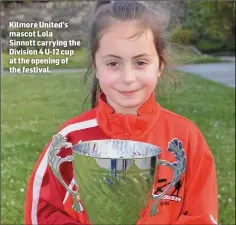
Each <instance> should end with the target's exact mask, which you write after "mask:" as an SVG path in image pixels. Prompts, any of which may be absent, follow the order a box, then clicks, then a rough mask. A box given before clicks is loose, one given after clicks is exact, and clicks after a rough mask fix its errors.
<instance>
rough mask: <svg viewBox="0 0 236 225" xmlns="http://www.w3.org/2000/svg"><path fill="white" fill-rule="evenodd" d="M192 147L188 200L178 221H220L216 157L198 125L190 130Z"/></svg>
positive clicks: (188, 176)
mask: <svg viewBox="0 0 236 225" xmlns="http://www.w3.org/2000/svg"><path fill="white" fill-rule="evenodd" d="M188 148H189V149H188V154H189V157H187V160H188V163H187V172H186V183H185V197H184V199H185V200H184V203H183V207H182V213H181V215H180V216H179V218H178V220H177V221H176V222H175V223H174V224H198V225H199V224H204V225H207V224H217V221H218V194H217V180H216V170H215V163H214V157H213V155H212V153H211V151H210V149H209V147H208V145H207V143H206V141H205V139H204V137H203V135H202V134H201V132H200V131H199V130H198V128H196V129H195V131H194V132H190V138H189V145H188ZM189 151H190V152H189Z"/></svg>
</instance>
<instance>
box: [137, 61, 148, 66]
mask: <svg viewBox="0 0 236 225" xmlns="http://www.w3.org/2000/svg"><path fill="white" fill-rule="evenodd" d="M145 64H147V63H146V62H144V61H138V62H137V65H138V66H144V65H145Z"/></svg>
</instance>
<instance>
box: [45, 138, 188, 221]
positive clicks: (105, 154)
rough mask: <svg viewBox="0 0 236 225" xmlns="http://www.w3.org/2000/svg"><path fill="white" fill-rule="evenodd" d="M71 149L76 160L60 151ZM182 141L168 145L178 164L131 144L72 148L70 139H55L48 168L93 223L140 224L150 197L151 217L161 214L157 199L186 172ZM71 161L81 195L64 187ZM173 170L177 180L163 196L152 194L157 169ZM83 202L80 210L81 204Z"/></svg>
mask: <svg viewBox="0 0 236 225" xmlns="http://www.w3.org/2000/svg"><path fill="white" fill-rule="evenodd" d="M62 147H64V148H71V149H72V155H70V156H67V157H65V158H61V157H60V156H58V155H57V154H58V153H59V151H60V149H61V148H62ZM180 147H182V144H181V142H179V141H178V140H177V139H174V140H172V141H171V142H169V148H168V150H169V151H170V152H173V153H174V155H175V156H176V159H177V161H176V162H174V163H169V162H167V161H164V160H160V159H159V155H160V153H161V149H160V148H159V147H157V146H154V145H151V144H148V143H144V142H138V141H130V140H115V139H105V140H93V141H85V142H79V143H78V144H75V145H72V144H71V143H70V142H67V141H66V137H64V136H63V135H61V134H58V135H56V136H54V137H53V140H52V143H51V145H50V147H49V152H48V163H49V166H50V167H51V169H52V171H53V173H54V175H55V176H56V177H57V179H58V180H59V181H60V182H61V184H62V185H63V186H64V187H65V189H66V190H67V191H68V192H69V194H70V195H71V196H72V198H73V201H74V205H73V209H74V210H75V211H76V212H81V211H85V212H86V214H87V215H88V218H89V221H90V223H91V224H136V222H137V220H138V219H139V217H140V211H141V210H142V209H143V208H144V207H145V205H146V204H147V203H148V201H149V200H150V198H153V199H154V204H153V205H152V209H151V211H150V216H153V215H155V214H156V213H158V209H157V204H158V202H159V200H160V199H161V198H162V197H163V196H164V195H165V194H166V193H167V192H168V190H169V189H170V188H171V187H173V186H174V185H175V184H176V183H177V182H178V180H179V178H180V176H181V175H182V173H183V172H184V170H185V167H186V157H185V155H184V151H183V149H182V148H180ZM63 162H72V165H73V174H74V179H75V184H76V187H77V191H73V190H72V189H71V188H70V187H69V186H68V185H66V183H65V182H64V180H63V178H62V176H61V174H60V172H59V171H60V170H59V167H60V165H61V164H62V163H63ZM161 165H162V166H168V167H170V168H172V169H173V172H174V173H173V174H174V175H173V180H172V182H171V183H170V184H169V186H168V187H167V188H166V190H165V191H163V192H162V193H161V194H159V195H156V194H154V189H153V188H154V180H155V174H156V172H157V169H158V166H161ZM80 201H81V202H82V205H81V204H80Z"/></svg>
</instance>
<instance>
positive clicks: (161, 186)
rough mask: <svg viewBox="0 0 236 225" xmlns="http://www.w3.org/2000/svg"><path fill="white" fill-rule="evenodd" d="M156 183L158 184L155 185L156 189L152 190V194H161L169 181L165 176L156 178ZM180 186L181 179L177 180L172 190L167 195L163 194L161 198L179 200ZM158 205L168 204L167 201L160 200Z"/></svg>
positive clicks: (180, 199)
mask: <svg viewBox="0 0 236 225" xmlns="http://www.w3.org/2000/svg"><path fill="white" fill-rule="evenodd" d="M157 184H158V185H157V187H156V191H155V192H154V194H161V193H162V192H163V191H164V190H165V189H166V188H167V187H168V186H169V185H170V182H167V179H166V178H160V179H158V181H157ZM181 187H182V182H181V180H179V181H178V182H177V183H176V184H175V188H174V190H173V191H172V192H171V193H170V194H169V195H164V196H163V197H162V200H169V201H174V202H181V201H182V198H181V197H179V191H180V189H181ZM160 205H169V202H160Z"/></svg>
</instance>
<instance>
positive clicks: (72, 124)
mask: <svg viewBox="0 0 236 225" xmlns="http://www.w3.org/2000/svg"><path fill="white" fill-rule="evenodd" d="M58 133H61V134H63V135H65V136H66V137H67V140H68V141H69V142H71V143H72V144H75V143H78V142H79V141H80V140H82V141H88V140H94V139H108V138H117V139H131V140H137V141H143V142H147V143H151V144H153V145H156V146H159V147H160V148H161V149H162V154H161V158H162V159H164V160H167V161H169V162H173V161H176V160H175V158H174V156H173V154H172V153H170V152H168V151H167V144H168V142H169V141H170V140H172V139H173V138H177V139H178V140H180V141H181V142H182V144H183V148H184V150H185V154H186V157H187V166H186V171H185V173H184V174H183V175H182V177H181V179H180V182H178V184H177V185H175V187H173V188H172V189H171V190H170V191H169V192H168V193H167V195H165V196H164V197H163V199H162V200H161V201H160V202H159V208H158V209H159V213H158V214H157V215H156V216H153V217H149V213H147V211H145V210H143V211H142V212H141V213H140V219H139V221H138V224H217V218H218V200H217V182H216V172H215V165H214V158H213V155H212V153H211V151H210V149H209V147H208V145H207V143H206V141H205V139H204V137H203V135H202V134H201V132H200V131H199V129H198V128H197V127H196V125H195V124H194V123H193V122H191V121H189V120H187V119H186V118H184V117H182V116H179V115H177V114H175V113H172V112H170V111H168V110H166V109H164V108H163V107H161V106H160V105H159V104H158V103H156V102H155V96H154V94H153V95H152V96H151V97H150V98H149V100H148V101H147V102H145V103H144V104H143V105H142V106H141V107H140V108H139V110H138V115H137V116H136V115H121V114H115V113H113V109H112V108H111V107H110V106H109V105H107V104H106V102H105V100H104V99H103V97H102V95H100V96H99V103H98V106H97V107H96V108H94V109H92V110H90V111H88V112H85V113H83V114H82V115H80V116H77V117H75V118H73V119H71V120H69V121H67V122H66V123H64V124H63V126H62V127H61V128H60V130H59V132H58ZM49 144H50V142H49V143H48V144H47V145H46V147H45V148H44V150H43V152H42V153H41V155H40V157H39V159H38V161H37V163H36V165H35V168H34V170H33V172H32V174H31V177H30V179H29V183H28V190H27V196H26V202H25V224H86V223H88V220H87V217H86V213H85V212H81V213H76V212H75V211H73V210H72V208H71V206H72V203H73V202H72V198H71V197H70V195H69V194H68V193H67V192H66V190H65V188H64V187H63V186H62V185H61V184H60V183H59V181H58V180H57V178H55V176H54V175H53V174H52V172H51V170H50V168H49V166H48V164H47V152H48V146H49ZM68 154H71V150H70V149H62V150H61V151H60V155H61V156H62V157H65V156H66V155H68ZM61 174H62V176H63V178H64V180H65V181H66V182H67V184H68V185H70V186H71V187H73V188H74V180H73V175H72V164H71V163H63V164H62V165H61ZM157 176H158V177H157V180H158V182H157V184H156V190H157V191H161V189H162V188H163V187H164V186H165V185H166V184H167V183H168V182H170V181H171V180H172V176H173V174H172V172H171V171H170V170H169V169H168V168H166V167H165V166H161V167H159V172H158V174H157Z"/></svg>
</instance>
